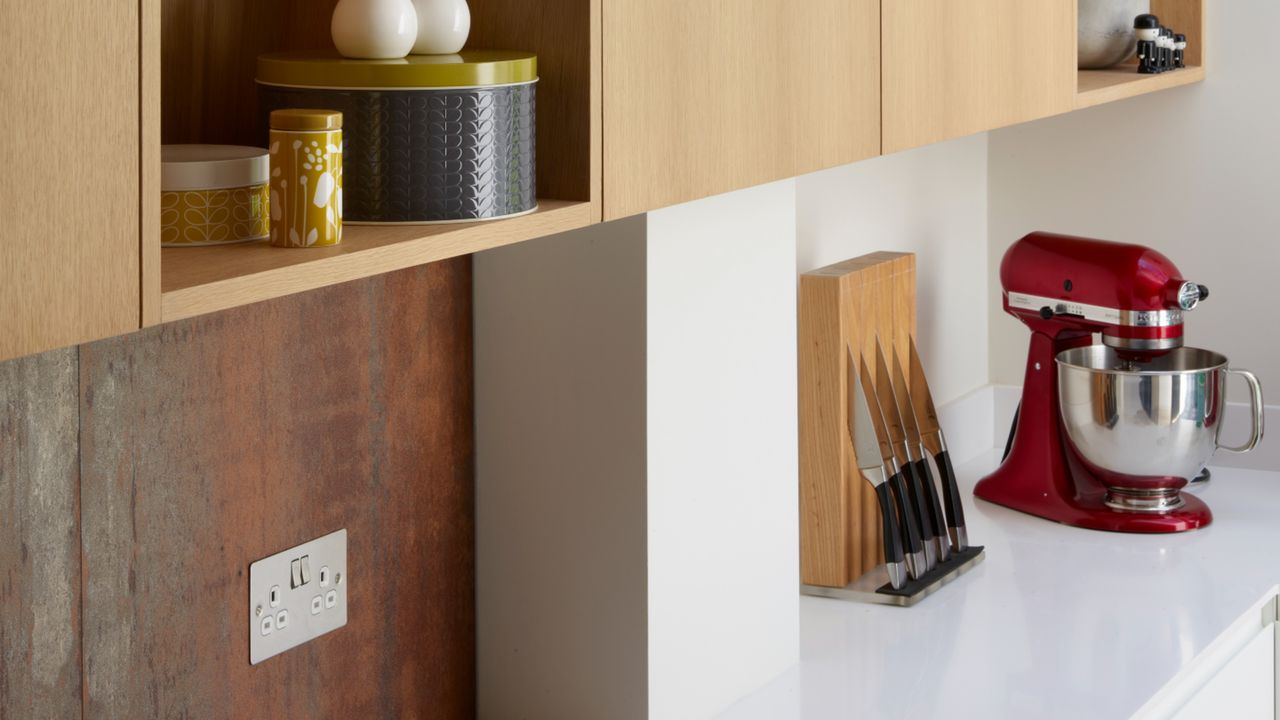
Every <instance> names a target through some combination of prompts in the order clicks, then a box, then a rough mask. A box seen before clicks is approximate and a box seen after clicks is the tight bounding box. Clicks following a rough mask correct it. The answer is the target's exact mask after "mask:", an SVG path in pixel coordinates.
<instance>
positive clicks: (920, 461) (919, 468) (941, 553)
mask: <svg viewBox="0 0 1280 720" xmlns="http://www.w3.org/2000/svg"><path fill="white" fill-rule="evenodd" d="M893 391H894V394H893V397H894V400H895V401H896V402H897V404H898V414H899V415H901V416H902V429H903V430H904V431H905V432H906V435H907V447H908V448H909V450H910V453H911V456H912V466H913V467H914V468H915V472H916V477H917V478H919V479H920V484H921V486H922V487H923V488H924V498H923V500H924V503H925V509H926V510H927V511H928V512H927V513H925V514H926V515H928V516H929V523H930V529H931V530H933V537H934V538H935V539H936V541H937V545H938V547H937V550H938V561H939V562H946V561H947V560H948V559H949V558H950V557H951V541H950V540H949V539H948V538H947V516H946V515H943V514H942V504H941V503H940V502H938V486H937V484H936V483H935V482H934V479H933V472H932V471H931V470H930V469H929V460H928V456H927V454H926V451H925V449H924V444H923V443H922V442H921V440H920V427H919V425H917V424H916V411H915V408H914V407H913V406H912V404H911V390H910V389H909V388H908V383H907V374H906V373H905V372H903V371H902V358H900V357H898V352H897V351H896V350H895V351H894V352H893Z"/></svg>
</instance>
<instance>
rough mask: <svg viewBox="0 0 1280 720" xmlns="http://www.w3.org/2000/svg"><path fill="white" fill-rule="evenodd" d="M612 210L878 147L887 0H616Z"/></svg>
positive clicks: (621, 213) (609, 119)
mask: <svg viewBox="0 0 1280 720" xmlns="http://www.w3.org/2000/svg"><path fill="white" fill-rule="evenodd" d="M604 38H605V42H604V143H605V147H604V159H605V163H604V219H605V220H611V219H614V218H619V217H625V216H627V215H634V214H636V213H640V212H645V211H648V210H653V209H656V208H660V207H664V206H667V205H674V204H677V203H681V202H686V201H689V200H695V199H697V198H701V197H706V196H708V195H715V194H718V193H722V192H726V191H729V190H735V189H738V188H743V187H748V186H751V185H758V184H760V183H764V182H769V181H772V180H779V179H782V178H787V177H792V176H795V175H800V174H803V173H806V172H810V171H813V170H819V169H822V168H825V167H831V166H834V165H842V164H845V163H850V162H853V161H855V160H861V159H864V158H868V157H872V156H875V155H879V154H880V2H879V0H812V1H811V2H806V3H796V2H793V0H700V1H699V2H689V0H650V1H648V2H634V1H633V0H606V8H605V14H604Z"/></svg>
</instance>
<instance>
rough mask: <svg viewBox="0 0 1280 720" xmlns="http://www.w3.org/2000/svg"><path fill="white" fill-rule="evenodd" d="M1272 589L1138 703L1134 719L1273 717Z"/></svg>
mask: <svg viewBox="0 0 1280 720" xmlns="http://www.w3.org/2000/svg"><path fill="white" fill-rule="evenodd" d="M1276 614H1277V596H1276V591H1275V590H1273V591H1272V593H1271V595H1270V597H1268V598H1267V599H1266V600H1265V601H1264V602H1263V603H1261V607H1260V608H1254V609H1252V610H1251V611H1250V612H1249V613H1247V614H1246V615H1245V616H1244V617H1241V618H1240V619H1239V620H1237V621H1236V622H1235V624H1234V625H1232V626H1231V627H1230V628H1228V629H1227V631H1226V632H1224V633H1223V634H1222V635H1221V636H1220V637H1218V639H1217V640H1214V641H1213V644H1211V645H1210V646H1209V647H1208V648H1206V649H1205V651H1204V652H1203V653H1201V654H1200V655H1199V656H1198V657H1197V658H1196V659H1195V660H1194V661H1192V663H1191V664H1190V665H1189V666H1187V668H1186V669H1184V670H1183V671H1182V672H1180V673H1178V675H1177V677H1175V678H1174V679H1173V680H1171V681H1170V682H1169V684H1168V685H1166V686H1165V687H1164V688H1163V689H1162V690H1161V691H1160V692H1159V693H1158V694H1157V695H1156V696H1155V697H1154V698H1152V699H1151V701H1150V702H1148V703H1147V704H1146V705H1144V706H1143V707H1142V709H1141V710H1139V711H1138V712H1137V713H1136V714H1135V715H1134V716H1133V717H1134V720H1157V719H1163V718H1173V720H1219V719H1220V718H1231V720H1276V718H1280V715H1277V714H1276V708H1277V703H1276V691H1277V678H1276V655H1277V654H1278V653H1280V646H1277V644H1276V640H1277V637H1276V620H1277V615H1276Z"/></svg>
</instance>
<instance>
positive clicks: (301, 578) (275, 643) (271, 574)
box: [249, 529, 350, 665]
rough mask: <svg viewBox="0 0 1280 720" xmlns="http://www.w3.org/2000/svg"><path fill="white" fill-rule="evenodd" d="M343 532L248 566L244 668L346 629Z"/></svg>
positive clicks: (345, 554) (344, 542)
mask: <svg viewBox="0 0 1280 720" xmlns="http://www.w3.org/2000/svg"><path fill="white" fill-rule="evenodd" d="M349 585H350V579H349V578H348V577H347V531H346V530H345V529H344V530H338V531H337V532H332V533H329V534H328V535H325V536H324V537H322V538H317V539H315V540H312V541H310V542H305V543H303V544H301V545H299V546H297V547H293V548H290V549H288V550H285V551H284V552H279V553H276V554H275V555H272V556H271V557H265V558H263V559H261V560H259V561H257V562H255V563H253V564H252V565H250V566H249V664H251V665H257V664H258V663H260V662H262V661H263V660H266V659H267V658H269V657H272V656H274V655H279V654H280V653H282V652H284V651H285V650H288V649H290V648H294V647H297V646H299V645H301V644H302V643H304V642H307V641H309V640H311V639H313V638H317V637H319V636H321V635H323V634H325V633H327V632H331V631H333V630H337V629H338V628H340V627H342V626H343V625H346V624H347V587H348V586H349Z"/></svg>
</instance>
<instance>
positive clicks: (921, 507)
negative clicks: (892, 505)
mask: <svg viewBox="0 0 1280 720" xmlns="http://www.w3.org/2000/svg"><path fill="white" fill-rule="evenodd" d="M902 474H903V475H905V476H906V481H907V491H908V493H909V494H910V496H911V509H912V510H913V511H914V512H915V518H916V525H917V526H918V527H919V528H920V538H921V539H922V540H924V542H929V541H931V540H933V539H934V538H935V537H937V536H938V533H937V532H936V531H935V530H934V529H933V522H932V520H931V519H930V518H929V509H928V507H929V499H928V497H927V496H926V495H925V491H924V483H923V482H922V481H921V479H920V475H919V474H917V473H916V466H915V463H907V464H906V465H903V466H902Z"/></svg>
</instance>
